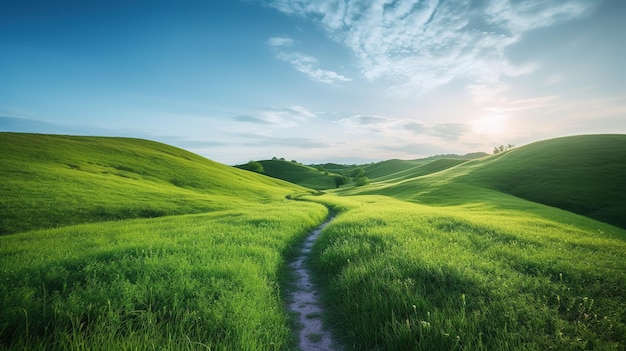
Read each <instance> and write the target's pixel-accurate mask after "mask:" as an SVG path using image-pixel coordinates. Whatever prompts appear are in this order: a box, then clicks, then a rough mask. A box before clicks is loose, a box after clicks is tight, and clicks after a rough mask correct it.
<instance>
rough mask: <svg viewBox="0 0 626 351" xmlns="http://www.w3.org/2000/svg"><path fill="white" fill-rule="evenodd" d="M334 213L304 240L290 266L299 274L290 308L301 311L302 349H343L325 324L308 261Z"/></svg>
mask: <svg viewBox="0 0 626 351" xmlns="http://www.w3.org/2000/svg"><path fill="white" fill-rule="evenodd" d="M333 218H334V216H330V217H329V218H328V219H327V220H326V221H325V222H324V223H322V224H321V225H320V226H319V227H317V228H316V229H315V230H313V231H312V232H311V233H310V234H309V235H308V236H307V237H306V239H305V240H304V243H303V244H302V247H301V248H300V252H299V253H298V255H297V256H296V258H295V259H294V260H293V261H292V262H290V263H289V269H290V270H291V271H292V272H293V273H294V276H295V277H296V284H295V287H294V290H292V291H291V292H290V293H289V296H290V298H291V303H290V304H289V310H290V311H291V312H295V313H297V314H299V315H298V322H299V325H298V327H299V328H300V330H299V333H298V334H299V342H298V346H299V347H300V350H302V351H317V350H339V348H338V347H337V345H336V344H335V343H334V342H333V340H332V336H331V334H330V332H329V331H328V330H324V328H323V326H322V306H321V305H320V303H319V301H318V291H317V289H316V287H315V284H313V282H312V281H311V272H310V270H309V269H308V267H307V266H306V264H305V261H306V259H307V258H308V257H309V255H310V253H311V247H312V246H313V243H314V242H315V240H317V238H318V237H319V235H320V233H321V232H322V230H323V229H324V227H326V225H328V223H330V222H331V221H332V220H333Z"/></svg>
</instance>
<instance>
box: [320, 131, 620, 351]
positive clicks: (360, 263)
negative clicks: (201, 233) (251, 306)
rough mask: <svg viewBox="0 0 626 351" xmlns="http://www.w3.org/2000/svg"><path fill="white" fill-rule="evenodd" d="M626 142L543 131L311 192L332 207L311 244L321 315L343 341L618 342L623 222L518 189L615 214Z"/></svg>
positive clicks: (552, 345) (486, 345)
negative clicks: (474, 153)
mask: <svg viewBox="0 0 626 351" xmlns="http://www.w3.org/2000/svg"><path fill="white" fill-rule="evenodd" d="M624 138H625V136H614V135H606V136H581V137H571V138H562V139H554V140H548V141H544V142H540V143H536V144H532V145H529V146H526V147H522V148H519V149H516V150H513V151H510V152H508V153H504V154H501V155H497V156H492V157H487V158H483V159H479V160H473V161H468V162H465V163H462V164H459V165H456V166H453V167H450V168H447V169H445V170H443V171H440V172H434V173H430V174H427V175H423V176H418V177H416V178H406V177H399V178H397V179H395V181H394V180H393V178H391V177H387V178H383V179H384V180H383V181H378V182H376V179H374V182H372V184H371V185H368V186H365V187H355V188H346V189H340V190H339V191H337V192H336V194H339V195H359V194H376V195H377V196H335V195H326V196H322V197H317V198H311V200H313V201H321V202H325V203H326V204H327V205H330V206H333V207H335V208H337V209H338V210H340V211H342V214H341V215H340V216H339V217H338V218H337V219H336V220H335V221H334V222H333V223H331V224H330V225H329V226H328V227H327V229H326V230H325V231H324V232H323V234H322V236H321V238H320V240H319V242H318V243H317V244H316V246H315V247H314V252H315V253H316V255H314V263H315V266H316V271H317V274H318V279H321V280H323V281H325V282H328V283H327V288H326V290H325V291H324V293H323V296H324V299H325V301H326V303H327V304H328V306H333V308H334V312H333V315H332V316H331V317H330V318H329V323H331V324H332V325H334V326H335V328H337V330H340V337H341V339H342V340H343V341H344V342H345V343H346V345H349V346H348V347H347V349H354V350H358V349H371V350H406V349H415V350H436V349H441V350H465V349H472V350H495V349H507V350H543V349H554V350H576V349H580V350H583V349H601V350H622V349H623V348H624V346H625V345H626V303H625V302H624V301H626V300H625V295H624V291H626V283H625V282H626V274H625V272H626V262H624V260H623V257H624V255H625V254H626V231H624V230H623V229H619V228H617V227H614V226H611V225H608V224H605V223H601V222H598V221H595V220H593V219H590V218H588V217H584V216H581V215H577V214H573V213H571V212H568V211H564V210H562V209H559V208H555V207H549V206H546V205H543V204H540V203H537V202H532V201H529V200H525V199H522V198H520V197H522V196H525V197H528V198H529V199H532V200H542V201H546V203H548V204H559V205H560V206H562V207H564V208H567V206H566V205H564V204H569V205H571V204H574V205H575V206H573V207H574V209H576V208H577V207H576V204H582V203H599V202H601V203H603V204H605V206H606V209H608V210H610V211H606V212H605V214H611V211H617V212H619V213H624V210H625V209H626V203H625V202H624V201H623V191H622V192H621V194H618V193H620V191H619V186H620V184H621V183H622V182H623V177H624V175H625V174H626V173H625V172H624V168H623V167H624V163H623V159H624V158H625V157H624V156H625V153H624V152H623V151H622V150H623V146H622V145H623V140H624ZM417 169H419V167H418V168H417ZM400 174H402V172H401V173H400ZM511 184H515V187H512V186H511ZM611 189H612V190H611ZM503 191H507V192H510V193H513V194H515V195H517V196H513V195H510V194H507V193H505V192H503ZM531 196H533V197H531ZM583 198H584V200H581V199H583ZM546 199H549V200H551V201H553V202H548V201H547V200H546ZM407 200H408V201H410V202H411V203H409V202H406V201H407ZM581 213H584V212H583V211H581ZM595 213H598V212H595ZM585 214H587V213H585ZM605 218H609V220H607V222H610V221H611V219H612V221H613V222H614V223H616V224H617V223H618V218H616V217H611V216H610V215H609V216H608V217H605Z"/></svg>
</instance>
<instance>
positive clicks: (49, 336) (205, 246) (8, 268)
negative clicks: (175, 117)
mask: <svg viewBox="0 0 626 351" xmlns="http://www.w3.org/2000/svg"><path fill="white" fill-rule="evenodd" d="M0 147H1V149H2V150H3V153H2V155H1V156H0V157H1V158H0V160H1V161H0V162H1V164H0V165H1V167H0V172H2V177H3V180H2V183H1V188H0V194H1V196H0V201H1V207H0V218H2V221H3V222H2V225H3V229H4V231H5V232H19V233H15V234H12V235H5V236H0V267H2V268H1V269H0V310H1V311H2V313H1V314H0V349H4V348H8V349H17V350H19V349H51V348H54V349H93V350H112V349H148V350H150V349H154V350H156V349H172V350H179V349H180V350H185V349H187V350H195V349H223V350H241V349H247V350H282V349H288V348H290V345H291V340H292V339H291V334H290V329H289V323H290V322H289V320H288V319H289V318H288V315H287V313H286V311H285V310H284V308H283V301H282V300H281V298H280V296H281V291H280V288H279V282H281V279H284V277H283V275H284V273H283V269H284V260H285V256H286V255H288V254H289V253H290V252H291V250H292V249H291V248H292V247H293V246H294V243H295V242H296V241H298V240H300V239H301V238H302V237H303V235H305V234H306V233H307V232H308V231H309V230H311V229H312V228H313V227H314V226H315V225H317V224H319V223H320V222H321V221H322V220H323V218H324V217H325V216H326V215H327V209H326V208H325V207H323V206H321V205H318V204H312V203H306V202H296V201H290V200H287V199H286V198H285V196H286V195H287V194H292V193H294V192H307V191H309V190H308V189H305V188H301V187H299V186H297V185H294V184H291V183H287V182H284V181H280V180H277V179H273V178H269V177H265V176H262V175H258V174H255V173H252V172H247V171H242V170H238V169H234V168H232V167H227V166H223V165H220V164H217V163H214V162H211V161H209V160H206V159H204V158H202V157H199V156H197V155H194V154H191V153H189V152H186V151H183V150H180V149H177V148H173V147H170V146H167V145H163V144H159V143H155V142H149V141H145V140H135V139H123V138H93V137H66V136H51V135H31V134H0ZM199 212H204V213H199ZM185 213H187V214H185ZM177 214H178V215H177ZM163 215H169V216H165V217H161V218H147V219H142V218H139V219H133V218H136V217H153V216H163ZM109 219H118V220H116V221H108V222H102V221H103V220H109ZM73 223H84V224H79V225H68V224H73ZM61 226H63V227H61ZM38 227H61V228H55V229H45V230H34V229H35V228H38ZM25 230H29V231H28V232H23V231H25Z"/></svg>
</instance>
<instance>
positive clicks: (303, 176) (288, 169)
mask: <svg viewBox="0 0 626 351" xmlns="http://www.w3.org/2000/svg"><path fill="white" fill-rule="evenodd" d="M258 162H259V163H260V164H261V165H263V174H264V175H267V176H269V177H272V178H277V179H282V180H285V181H287V182H290V183H294V184H298V185H301V186H303V187H306V188H311V189H316V190H323V189H331V188H335V180H334V178H333V174H332V173H330V172H324V171H320V170H318V169H316V168H313V167H311V166H306V165H302V164H299V163H295V162H289V161H283V160H262V161H258ZM236 167H242V166H236Z"/></svg>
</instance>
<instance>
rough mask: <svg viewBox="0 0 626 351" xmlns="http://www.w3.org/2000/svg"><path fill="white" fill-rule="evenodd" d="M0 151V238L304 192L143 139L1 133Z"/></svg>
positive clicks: (201, 209)
mask: <svg viewBox="0 0 626 351" xmlns="http://www.w3.org/2000/svg"><path fill="white" fill-rule="evenodd" d="M0 149H1V150H2V153H1V154H0V177H1V178H2V182H1V183H0V213H1V214H2V216H0V234H9V233H16V232H21V231H26V230H32V229H42V228H53V227H59V226H64V225H69V224H78V223H86V222H99V221H105V220H119V219H127V218H138V217H159V216H165V215H174V214H185V213H200V212H208V211H214V210H219V209H223V208H226V207H229V206H230V204H236V203H248V202H250V201H258V202H270V201H274V200H276V199H281V198H284V197H285V196H286V194H289V193H293V192H302V191H306V189H304V188H301V187H299V186H297V185H294V184H290V183H287V182H284V181H280V180H277V179H273V178H269V177H265V176H261V175H258V174H255V173H251V172H246V171H242V170H238V169H235V168H232V167H228V166H225V165H222V164H219V163H216V162H213V161H210V160H207V159H205V158H203V157H200V156H198V155H195V154H193V153H190V152H188V151H185V150H182V149H178V148H175V147H172V146H168V145H164V144H160V143H156V142H152V141H147V140H139V139H127V138H103V137H76V136H59V135H38V134H14V133H0ZM225 204H227V205H225Z"/></svg>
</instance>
